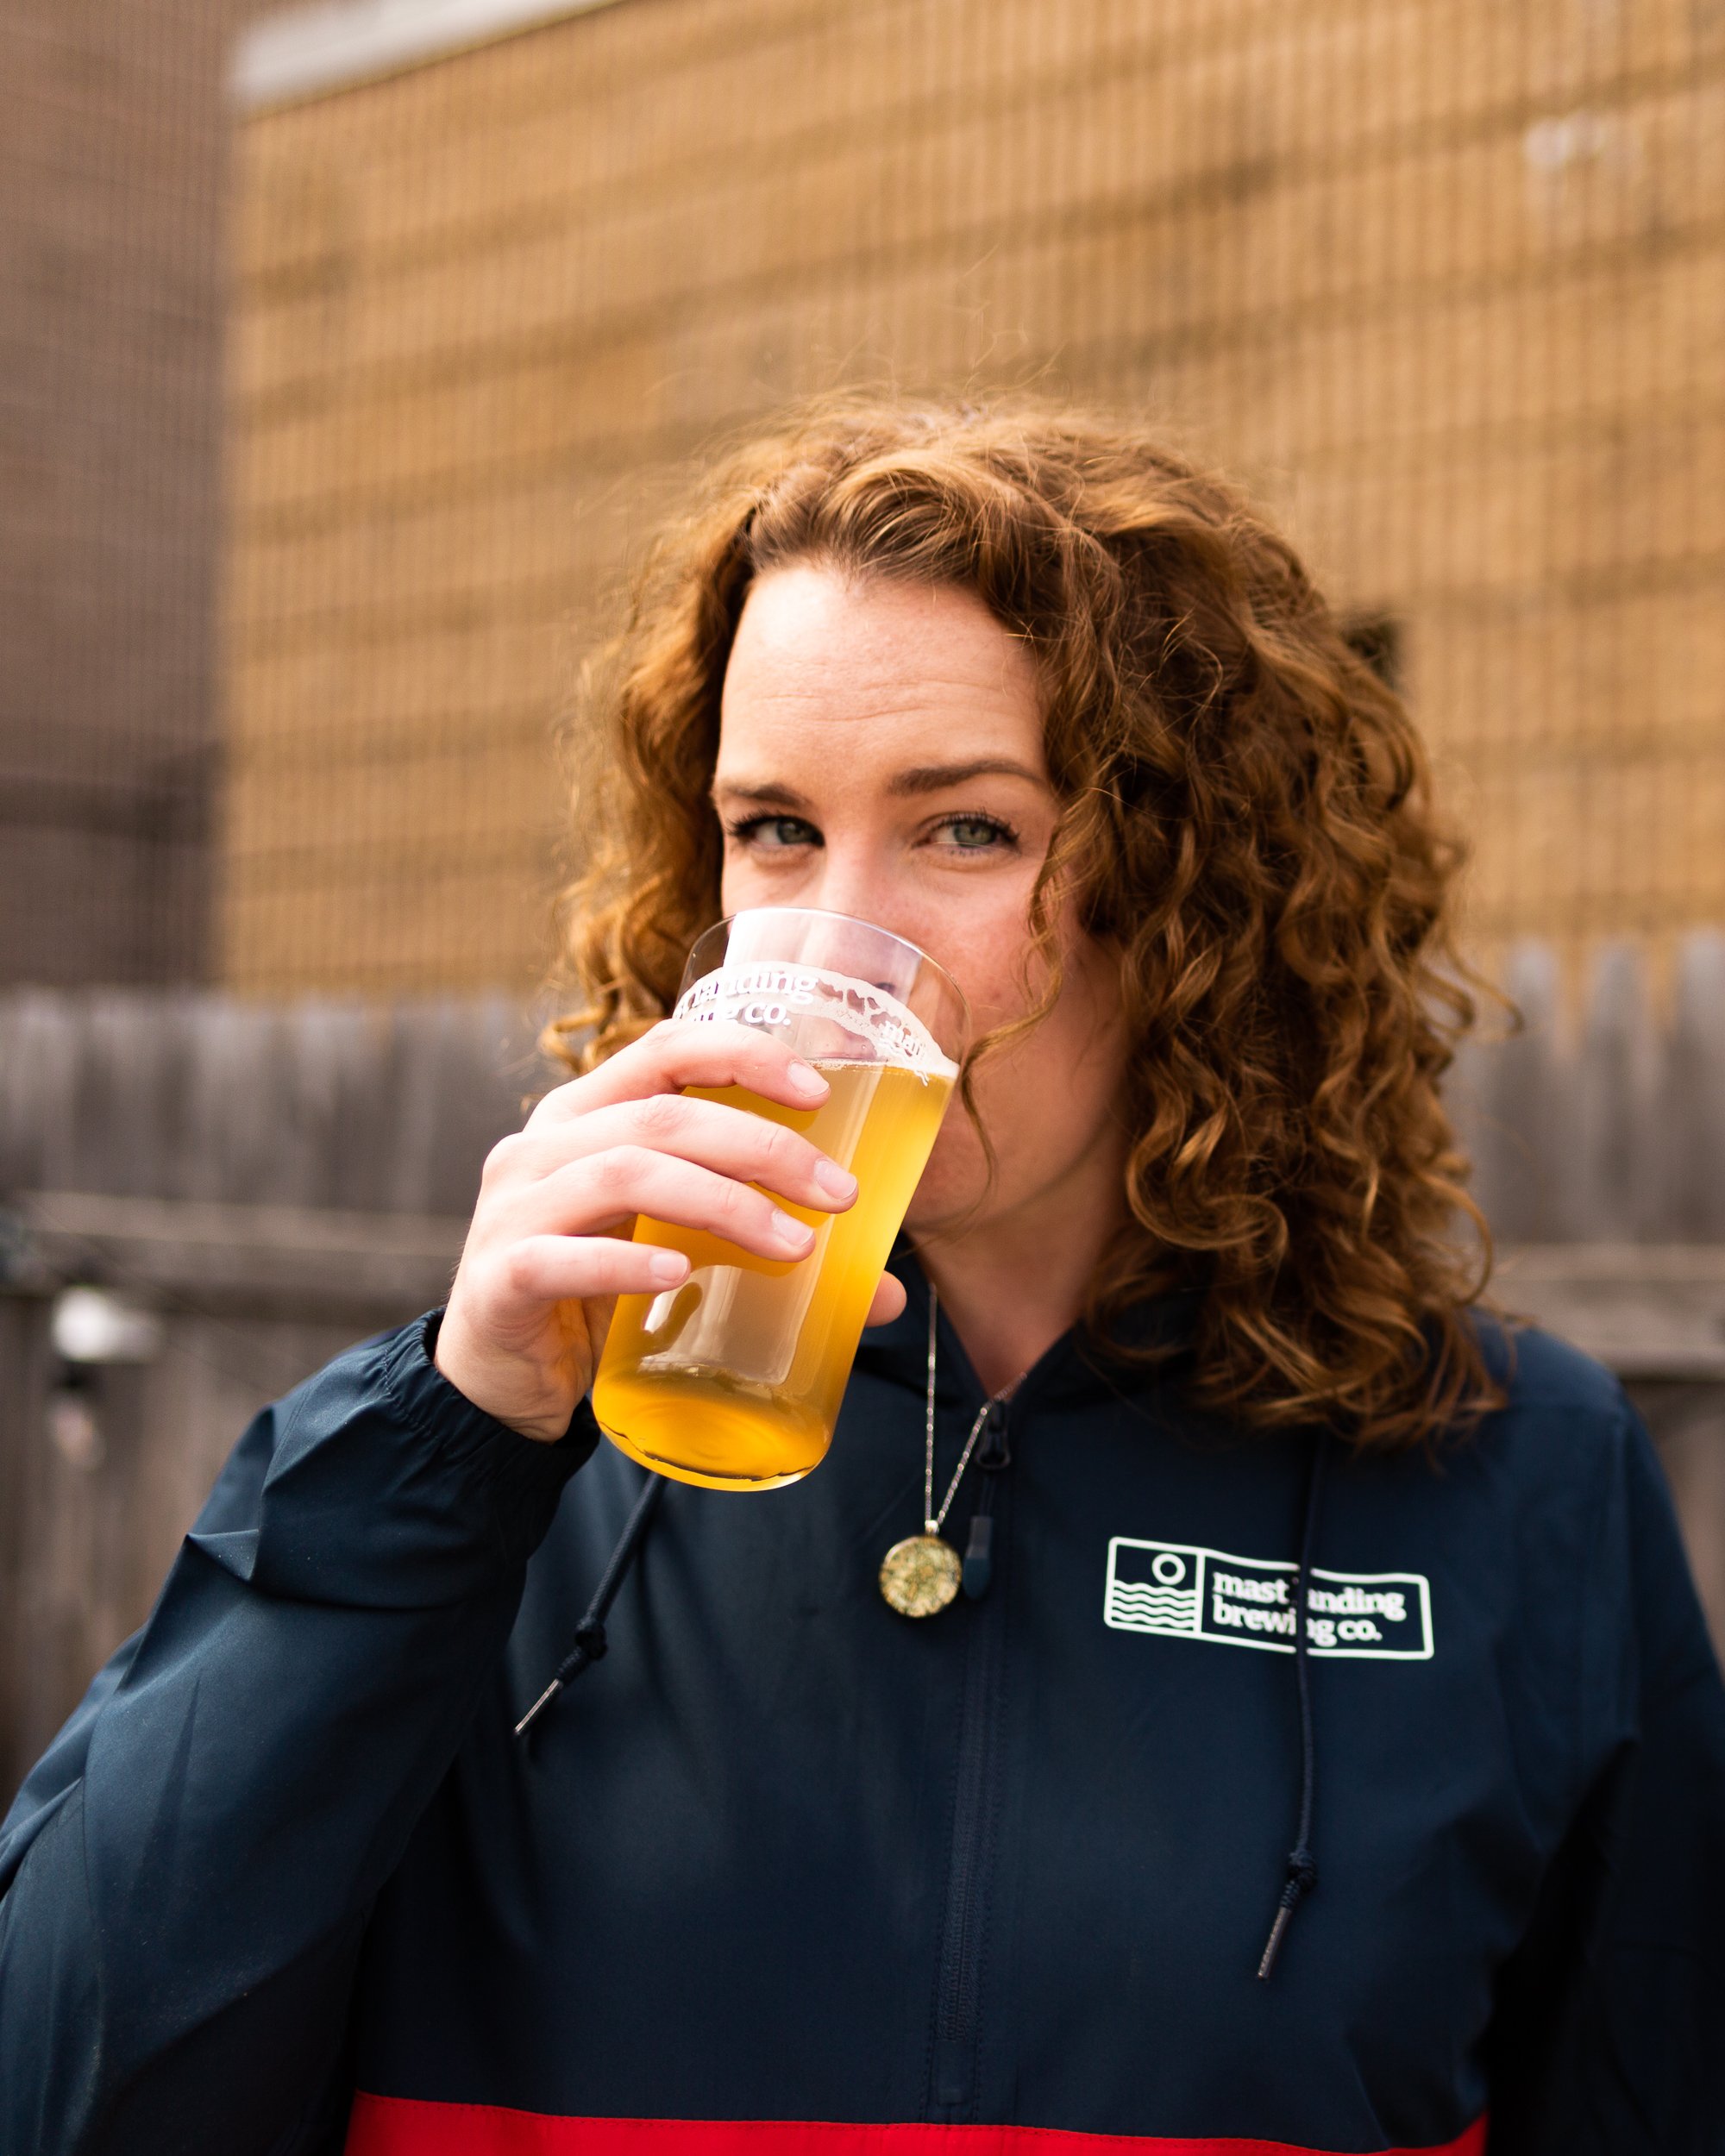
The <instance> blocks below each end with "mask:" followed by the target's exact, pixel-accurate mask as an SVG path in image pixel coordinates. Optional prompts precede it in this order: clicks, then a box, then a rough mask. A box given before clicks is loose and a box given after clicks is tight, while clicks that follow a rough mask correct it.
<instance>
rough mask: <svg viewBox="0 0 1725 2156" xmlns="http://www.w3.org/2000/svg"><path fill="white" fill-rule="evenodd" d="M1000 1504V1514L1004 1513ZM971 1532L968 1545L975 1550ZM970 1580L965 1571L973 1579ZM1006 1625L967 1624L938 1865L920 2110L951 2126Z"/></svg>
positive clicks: (992, 1553) (992, 1473)
mask: <svg viewBox="0 0 1725 2156" xmlns="http://www.w3.org/2000/svg"><path fill="white" fill-rule="evenodd" d="M1011 1463H1012V1454H1011V1451H1009V1449H1008V1447H1007V1409H1006V1405H1005V1403H1004V1402H998V1403H996V1405H995V1407H994V1410H993V1412H992V1413H991V1414H990V1416H989V1419H988V1424H987V1426H985V1430H984V1443H983V1446H982V1451H981V1453H980V1454H979V1455H978V1460H977V1464H978V1466H979V1467H980V1468H981V1469H982V1489H981V1491H980V1492H979V1494H978V1498H977V1505H976V1513H977V1516H979V1517H981V1518H983V1519H986V1520H988V1521H989V1523H990V1525H989V1531H988V1534H987V1535H986V1536H985V1537H984V1538H983V1540H984V1544H985V1545H987V1557H988V1562H987V1563H986V1564H985V1566H984V1576H983V1580H982V1590H986V1589H987V1587H988V1584H989V1580H988V1574H989V1573H991V1572H992V1570H994V1564H995V1563H996V1562H997V1561H998V1558H999V1557H1000V1545H999V1541H998V1540H997V1539H996V1535H995V1523H994V1510H995V1505H994V1498H995V1493H996V1491H997V1490H999V1491H1000V1495H1001V1498H1002V1500H1003V1501H1004V1498H1005V1489H1004V1485H1003V1484H1002V1483H1001V1482H1000V1470H1002V1469H1003V1468H1006V1467H1007V1466H1010V1464H1011ZM1004 1509H1005V1506H1004V1502H1002V1505H1001V1510H1002V1511H1004ZM975 1543H976V1536H975V1531H974V1527H973V1532H972V1536H971V1545H972V1548H973V1550H974V1548H975ZM974 1576H975V1575H974V1572H973V1578H974ZM982 1590H979V1589H975V1588H974V1587H973V1588H972V1590H971V1591H972V1594H973V1595H977V1594H980V1593H982ZM1005 1625H1006V1608H1005V1597H1004V1596H1003V1595H1000V1594H999V1593H998V1592H996V1593H994V1594H993V1595H986V1598H985V1599H984V1600H983V1606H982V1608H980V1609H976V1610H975V1611H974V1613H973V1614H972V1616H971V1619H970V1639H969V1645H968V1648H967V1651H966V1656H965V1665H964V1696H963V1705H962V1707H961V1708H960V1710H959V1725H958V1758H957V1774H956V1777H955V1781H954V1789H953V1802H952V1846H951V1856H950V1861H949V1865H948V1869H947V1881H946V1907H945V1911H944V1916H943V1920H942V1924H941V1934H940V1955H939V1961H938V1966H937V1970H936V1976H935V1990H934V2028H933V2042H932V2044H931V2047H930V2062H929V2063H930V2072H929V2108H930V2109H931V2111H932V2112H933V2113H934V2114H935V2115H937V2116H944V2118H945V2119H948V2120H955V2121H956V2120H957V2119H960V2118H963V2117H968V2116H970V2115H973V2114H974V2112H975V2108H976V2078H977V2077H976V2046H977V2039H978V2036H979V2034H980V2026H979V2024H980V2015H979V2004H980V1997H979V1995H980V1990H981V1984H982V1946H983V1930H984V1920H985V1916H986V1913H987V1912H986V1901H987V1888H988V1872H989V1870H990V1866H991V1864H992V1861H993V1857H994V1808H995V1797H996V1783H997V1782H998V1778H999V1777H998V1772H997V1764H996V1759H995V1752H996V1746H997V1735H998V1729H997V1725H998V1723H999V1720H1000V1695H1001V1690H1002V1664H1003V1660H1004V1645H1005V1641H1004V1633H1005Z"/></svg>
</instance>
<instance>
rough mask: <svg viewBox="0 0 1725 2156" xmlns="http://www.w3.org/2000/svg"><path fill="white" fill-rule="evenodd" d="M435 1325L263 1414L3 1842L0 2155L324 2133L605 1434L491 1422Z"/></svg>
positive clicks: (584, 1425) (358, 1359) (33, 1783)
mask: <svg viewBox="0 0 1725 2156" xmlns="http://www.w3.org/2000/svg"><path fill="white" fill-rule="evenodd" d="M436 1323H437V1313H433V1315H432V1316H431V1317H430V1318H429V1319H421V1320H420V1321H419V1322H418V1323H417V1324H415V1325H413V1326H408V1327H406V1328H405V1330H404V1331H402V1332H398V1333H395V1334H392V1335H390V1336H388V1337H386V1338H383V1339H381V1340H378V1341H373V1342H368V1343H367V1344H365V1345H363V1346H361V1347H359V1348H355V1349H354V1350H353V1351H351V1352H350V1353H348V1354H347V1355H345V1356H342V1357H340V1358H339V1359H338V1360H337V1361H336V1362H335V1363H331V1364H330V1365H329V1368H328V1369H325V1370H323V1371H322V1372H321V1373H320V1374H319V1375H318V1376H316V1377H314V1378H312V1379H311V1380H309V1381H308V1382H306V1383H305V1384H304V1385H302V1386H301V1387H300V1388H298V1390H297V1391H296V1392H293V1393H292V1394H290V1395H288V1396H287V1398H286V1399H285V1400H284V1401H281V1402H280V1403H279V1405H277V1406H276V1407H273V1408H270V1409H267V1410H266V1412H265V1413H263V1414H261V1415H260V1416H259V1418H258V1419H257V1420H256V1421H255V1422H254V1424H253V1425H252V1426H251V1427H250V1429H249V1430H248V1432H246V1434H245V1436H244V1438H242V1440H241V1443H240V1445H239V1447H238V1449H237V1451H235V1454H234V1456H233V1457H232V1458H231V1459H230V1461H229V1464H228V1466H227V1468H226V1469H225V1470H224V1471H223V1476H222V1477H221V1479H220V1481H219V1482H217V1484H216V1489H215V1491H214V1492H213V1494H212V1495H211V1497H210V1501H209V1503H208V1504H207V1505H206V1506H205V1507H204V1511H203V1513H202V1514H201V1515H200V1516H199V1519H198V1523H197V1526H195V1527H194V1529H193V1531H192V1532H191V1534H190V1535H189V1536H188V1537H187V1538H186V1540H185V1544H184V1545H183V1547H182V1549H181V1551H180V1554H179V1558H178V1560H177V1561H176V1563H175V1564H174V1567H173V1571H172V1572H171V1573H170V1575H169V1576H168V1580H167V1583H166V1586H165V1588H164V1589H163V1590H162V1593H161V1595H160V1600H159V1601H158V1602H157V1604H156V1607H155V1609H154V1612H153V1613H152V1614H151V1616H150V1618H149V1620H148V1622H147V1624H146V1625H145V1626H144V1628H143V1630H142V1631H141V1633H138V1634H137V1635H136V1637H135V1639H131V1640H129V1641H128V1642H127V1644H126V1645H125V1646H124V1647H122V1649H121V1650H120V1651H119V1653H118V1654H117V1655H116V1657H115V1658H114V1660H113V1661H112V1662H111V1663H110V1664H109V1666H108V1667H107V1669H105V1670H103V1672H102V1674H101V1675H100V1676H99V1677H97V1680H96V1682H95V1683H94V1684H93V1685H92V1686H91V1689H90V1692H89V1695H88V1696H87V1697H86V1698H85V1701H84V1702H83V1704H82V1706H81V1707H80V1708H78V1711H77V1713H76V1714H74V1715H73V1716H72V1720H71V1721H70V1722H68V1723H67V1725H66V1728H65V1729H64V1730H63V1731H62V1732H61V1733H60V1736H59V1738H58V1739H56V1740H55V1742H54V1744H53V1746H52V1747H51V1748H50V1750H49V1751H48V1752H47V1754H46V1756H45V1757H44V1758H43V1759H42V1760H41V1763H40V1764H39V1765H38V1766H37V1767H36V1769H35V1771H34V1773H32V1775H31V1776H30V1777H29V1779H28V1781H27V1782H26V1783H25V1784H24V1787H23V1789H22V1791H21V1792H20V1794H19V1796H18V1798H17V1801H16V1803H15V1804H14V1806H13V1808H12V1810H11V1812H10V1814H9V1815H8V1817H7V1820H6V1821H5V1823H4V1827H3V1829H0V2150H4V2151H6V2152H12V2151H18V2152H22V2151H25V2150H28V2151H30V2152H32V2156H72V2152H73V2151H76V2152H78V2156H94V2153H95V2152H108V2151H115V2152H119V2151H124V2152H125V2156H156V2152H163V2153H164V2156H165V2153H166V2152H167V2151H170V2150H172V2151H180V2150H185V2151H188V2152H190V2151H198V2152H204V2151H208V2150H211V2149H218V2148H219V2149H221V2150H222V2151H223V2152H224V2156H247V2153H248V2152H251V2151H258V2152H263V2151H268V2152H270V2156H295V2153H296V2152H300V2151H304V2150H311V2149H314V2148H322V2147H326V2146H329V2145H330V2143H331V2140H332V2138H334V2137H337V2136H339V2131H340V2119H341V2115H342V2109H343V2107H344V2105H345V2101H346V2090H345V2075H344V2071H343V2060H342V2051H343V2046H344V2042H345V2032H346V2025H347V2019H348V2001H349V1997H350V1995H351V1991H352V1987H353V1980H354V1966H355V1960H356V1957H357V1954H358V1952H359V1946H360V1941H361V1935H362V1933H363V1931H364V1927H365V1925H366V1921H367V1913H368V1911H369V1909H370V1907H371V1904H372V1902H373V1897H374V1896H376V1894H377V1892H378V1890H379V1888H380V1885H381V1884H382V1883H383V1882H384V1880H385V1879H386V1877H388V1875H389V1873H390V1871H392V1869H393V1868H394V1866H395V1865H396V1864H397V1863H398V1860H399V1858H400V1857H401V1854H402V1852H403V1849H404V1847H405V1844H406V1841H407V1838H408V1836H409V1833H411V1829H412V1827H413V1826H414V1823H415V1821H416V1820H417V1818H418V1816H419V1814H420V1813H421V1812H422V1811H423V1809H424V1808H425V1806H426V1805H427V1804H428V1803H429V1802H430V1799H431V1797H432V1796H433V1794H434V1792H435V1790H436V1787H437V1785H438V1783H439V1782H440V1781H441V1779H442V1777H443V1775H444V1774H445V1772H446V1771H447V1770H448V1768H449V1764H450V1761H451V1759H452V1758H453V1757H454V1754H455V1750H456V1748H457V1746H458V1745H459V1744H460V1741H461V1737H462V1734H463V1733H464V1731H465V1729H466V1727H467V1724H468V1722H469V1720H471V1717H472V1714H473V1712H474V1707H475V1705H476V1703H477V1700H478V1697H479V1695H480V1689H481V1687H482V1685H483V1684H484V1683H485V1681H486V1677H487V1674H488V1673H489V1672H490V1671H491V1670H492V1668H493V1667H494V1665H495V1663H496V1660H497V1658H498V1657H499V1654H500V1653H501V1651H502V1649H503V1647H504V1644H505V1639H507V1636H508V1633H509V1630H510V1626H511V1623H512V1621H513V1619H514V1614H515V1610H516V1606H517V1602H518V1601H519V1599H520V1595H521V1589H522V1584H523V1580H524V1573H525V1568H526V1563H527V1559H528V1557H529V1556H530V1554H531V1552H532V1551H533V1550H534V1549H535V1548H536V1546H537V1545H538V1543H539V1542H540V1540H541V1539H542V1538H543V1535H544V1533H545V1532H546V1529H547V1528H548V1526H549V1524H550V1520H551V1517H552V1514H553V1513H554V1512H555V1508H556V1504H557V1500H558V1497H559V1495H560V1494H561V1489H562V1486H563V1484H564V1482H566V1481H567V1480H568V1476H570V1475H571V1474H572V1473H573V1472H574V1470H575V1469H576V1468H577V1467H579V1466H580V1464H581V1463H582V1462H583V1461H584V1460H585V1459H586V1457H587V1456H588V1454H589V1453H590V1452H591V1451H592V1450H593V1444H594V1441H595V1438H596V1436H597V1428H596V1426H595V1425H594V1423H593V1419H592V1415H591V1413H590V1411H588V1410H586V1409H585V1408H584V1409H583V1410H582V1411H581V1413H580V1414H579V1415H578V1416H577V1418H576V1420H575V1422H574V1425H572V1426H571V1429H570V1431H569V1432H568V1435H567V1436H566V1437H565V1438H563V1439H562V1440H561V1442H560V1443H559V1444H557V1445H536V1444H534V1443H532V1442H530V1440H528V1439H526V1438H521V1437H517V1435H516V1434H515V1433H514V1432H511V1431H510V1430H507V1429H505V1427H503V1426H502V1425H500V1424H499V1423H496V1422H493V1421H492V1419H491V1418H490V1417H489V1416H488V1415H486V1414H484V1413H481V1412H480V1410H479V1409H478V1408H476V1407H474V1406H473V1405H472V1404H471V1403H470V1402H469V1401H467V1400H466V1399H464V1398H463V1396H462V1395H461V1394H460V1393H458V1392H456V1391H455V1388H454V1387H453V1386H451V1385H449V1383H448V1382H447V1381H446V1380H445V1379H444V1378H443V1377H442V1376H441V1375H440V1374H439V1373H438V1371H437V1370H436V1368H435V1367H434V1366H433V1364H432V1363H431V1360H430V1355H431V1351H432V1348H433V1345H434V1344H435V1338H436ZM336 2145H339V2142H338V2140H337V2141H336Z"/></svg>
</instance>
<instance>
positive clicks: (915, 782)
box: [887, 756, 1046, 793]
mask: <svg viewBox="0 0 1725 2156" xmlns="http://www.w3.org/2000/svg"><path fill="white" fill-rule="evenodd" d="M990 774H993V775H995V776H998V777H1000V778H1007V779H1028V780H1030V782H1031V784H1032V786H1042V785H1044V784H1045V783H1046V782H1045V781H1044V779H1043V776H1042V774H1041V773H1040V772H1037V771H1032V769H1031V768H1030V766H1029V765H1028V764H1023V763H1018V762H1015V761H1013V758H1012V757H1010V756H973V757H971V758H970V759H969V761H967V762H964V763H921V764H916V765H913V767H912V768H911V769H910V770H908V771H900V772H897V773H895V774H894V776H893V777H892V778H891V779H889V780H888V782H887V791H888V793H939V792H940V790H941V788H942V787H949V786H963V784H964V783H965V782H966V780H969V779H981V778H983V777H986V776H988V775H990Z"/></svg>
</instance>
